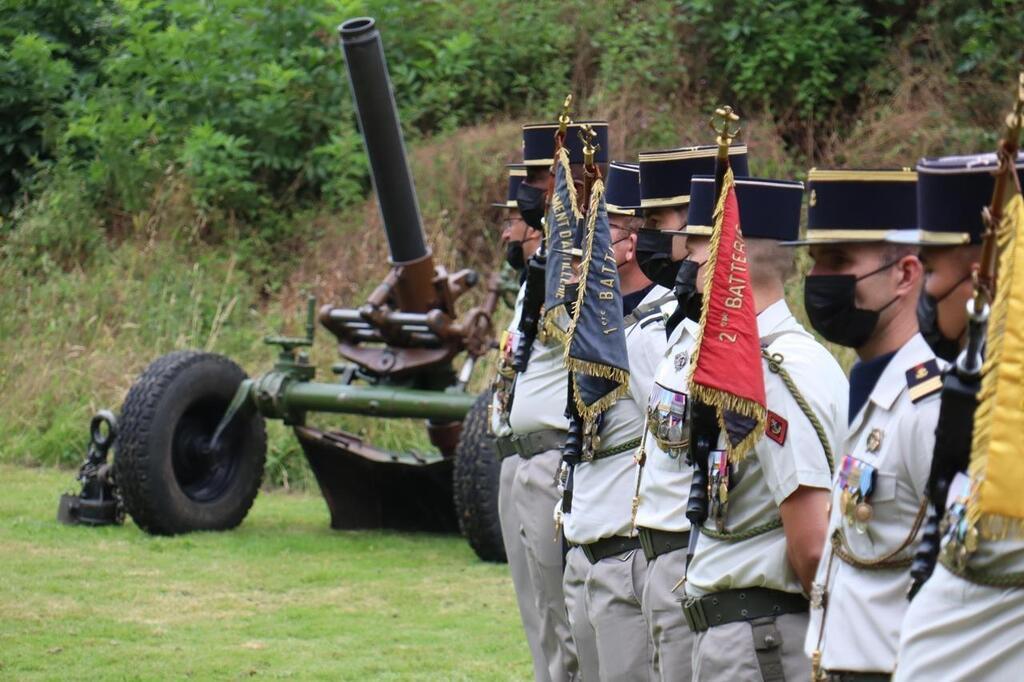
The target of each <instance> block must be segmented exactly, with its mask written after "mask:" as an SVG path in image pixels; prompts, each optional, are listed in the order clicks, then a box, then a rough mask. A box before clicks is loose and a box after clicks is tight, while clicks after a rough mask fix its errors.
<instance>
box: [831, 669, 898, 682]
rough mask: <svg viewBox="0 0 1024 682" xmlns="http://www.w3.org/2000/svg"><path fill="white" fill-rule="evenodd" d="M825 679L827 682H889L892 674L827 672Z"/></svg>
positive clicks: (847, 671) (856, 671) (849, 671)
mask: <svg viewBox="0 0 1024 682" xmlns="http://www.w3.org/2000/svg"><path fill="white" fill-rule="evenodd" d="M826 679H827V680H828V681H829V682H890V680H892V673H877V672H863V671H858V670H829V671H828V673H827V677H826Z"/></svg>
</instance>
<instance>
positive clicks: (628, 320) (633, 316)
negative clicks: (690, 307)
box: [622, 292, 676, 329]
mask: <svg viewBox="0 0 1024 682" xmlns="http://www.w3.org/2000/svg"><path fill="white" fill-rule="evenodd" d="M675 299H676V295H675V294H673V293H672V292H669V293H667V294H665V295H664V296H662V297H661V298H658V299H655V300H653V301H651V302H650V303H643V304H641V305H638V306H637V307H636V308H633V312H631V313H630V314H629V315H626V316H625V317H623V318H622V326H623V328H627V329H628V328H629V327H632V326H633V325H634V324H636V323H637V322H640V321H641V320H642V319H644V318H645V317H647V316H648V315H650V314H651V313H653V312H654V311H655V310H658V309H659V308H661V306H663V305H665V304H666V303H668V302H669V301H674V300H675Z"/></svg>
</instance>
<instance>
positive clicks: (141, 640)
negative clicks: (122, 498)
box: [0, 465, 531, 680]
mask: <svg viewBox="0 0 1024 682" xmlns="http://www.w3.org/2000/svg"><path fill="white" fill-rule="evenodd" d="M72 483H73V476H72V475H71V474H70V473H69V472H67V471H59V470H55V469H29V468H22V467H17V466H11V465H0V678H2V679H17V680H35V679H72V678H77V679H95V680H135V679H175V678H191V679H229V680H230V679H241V678H249V677H266V678H292V679H334V680H364V679H385V680H387V679H438V680H452V679H472V680H478V679H528V678H529V677H530V673H531V666H530V663H529V653H528V650H527V648H526V644H525V640H524V638H523V636H522V632H521V630H520V628H519V619H518V614H517V612H516V606H515V598H514V595H513V592H512V585H511V581H510V579H509V577H508V572H507V568H506V567H505V566H503V565H493V564H484V563H482V562H480V561H478V560H477V558H476V557H475V555H474V554H473V553H472V551H471V550H470V549H469V547H468V546H467V545H466V543H465V542H464V541H463V540H462V539H461V538H459V537H457V536H431V535H414V534H401V533H389V532H340V531H332V530H330V528H329V526H328V514H327V509H326V507H325V505H324V503H323V501H322V500H321V499H320V498H319V497H318V496H315V495H306V494H295V493H284V492H270V493H266V492H262V493H261V494H260V496H259V497H258V498H257V500H256V504H255V505H254V507H253V509H252V512H251V513H250V514H249V517H248V518H247V519H246V521H245V523H243V524H242V526H241V528H239V529H238V530H236V531H232V532H228V533H201V534H194V535H188V536H182V537H174V538H157V537H150V536H148V535H145V534H144V533H142V532H141V531H139V530H138V529H137V528H136V527H135V526H134V525H133V524H131V522H130V521H129V522H128V523H127V524H126V525H125V526H124V527H112V528H100V529H90V528H83V527H65V526H62V525H60V524H58V523H57V522H56V521H55V514H56V509H57V498H58V495H59V494H60V493H61V492H63V491H65V490H66V489H68V488H70V487H71V484H72Z"/></svg>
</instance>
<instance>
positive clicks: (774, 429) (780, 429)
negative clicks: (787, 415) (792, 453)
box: [764, 410, 789, 445]
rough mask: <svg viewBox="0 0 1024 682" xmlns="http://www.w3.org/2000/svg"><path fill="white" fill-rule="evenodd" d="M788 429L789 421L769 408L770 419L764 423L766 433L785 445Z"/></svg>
mask: <svg viewBox="0 0 1024 682" xmlns="http://www.w3.org/2000/svg"><path fill="white" fill-rule="evenodd" d="M787 431H789V422H787V421H786V420H785V419H783V418H782V417H780V416H779V415H777V414H775V413H774V412H772V411H771V410H768V419H766V420H765V423H764V434H765V435H766V436H768V437H769V438H771V439H772V440H773V441H775V442H776V443H778V444H779V445H785V444H786V432H787Z"/></svg>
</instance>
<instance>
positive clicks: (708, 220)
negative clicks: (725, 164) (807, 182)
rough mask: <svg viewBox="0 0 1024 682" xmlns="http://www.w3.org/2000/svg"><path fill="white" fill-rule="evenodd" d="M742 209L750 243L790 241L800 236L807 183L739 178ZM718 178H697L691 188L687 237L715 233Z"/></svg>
mask: <svg viewBox="0 0 1024 682" xmlns="http://www.w3.org/2000/svg"><path fill="white" fill-rule="evenodd" d="M733 182H734V184H735V186H736V203H737V205H739V208H740V232H741V233H742V234H743V236H744V237H745V238H750V239H775V240H777V241H789V240H793V239H796V238H797V237H798V236H799V235H800V207H801V205H802V204H803V198H804V183H802V182H797V181H795V180H770V179H767V178H735V179H734V181H733ZM717 201H718V197H717V196H715V178H714V176H712V175H695V176H693V180H692V182H691V184H690V208H689V210H688V212H687V214H686V227H685V228H684V229H683V231H684V232H685V233H686V234H693V235H699V236H710V235H711V233H712V232H713V231H714V225H715V223H714V212H715V204H716V203H717Z"/></svg>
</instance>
